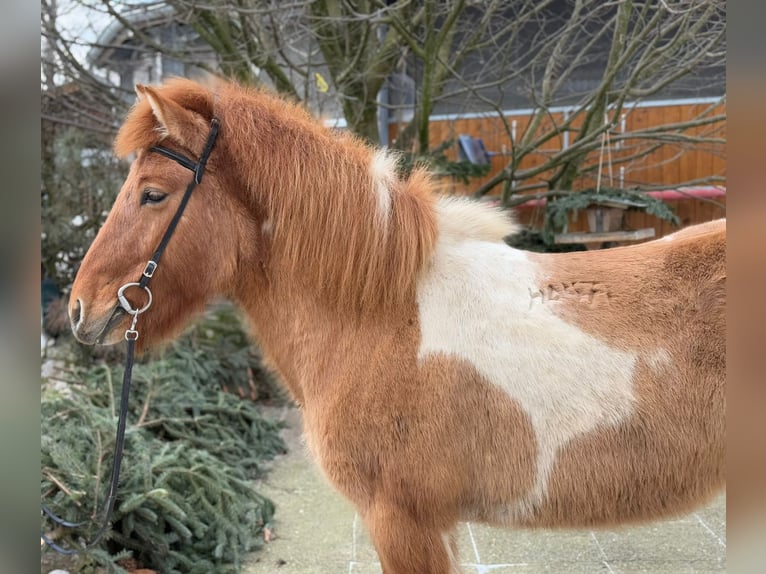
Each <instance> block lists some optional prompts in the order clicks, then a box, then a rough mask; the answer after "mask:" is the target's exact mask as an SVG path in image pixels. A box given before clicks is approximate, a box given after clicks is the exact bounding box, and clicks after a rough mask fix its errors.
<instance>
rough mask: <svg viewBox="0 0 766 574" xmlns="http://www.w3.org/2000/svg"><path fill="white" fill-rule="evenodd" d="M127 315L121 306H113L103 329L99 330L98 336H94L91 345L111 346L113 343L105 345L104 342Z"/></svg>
mask: <svg viewBox="0 0 766 574" xmlns="http://www.w3.org/2000/svg"><path fill="white" fill-rule="evenodd" d="M127 314H128V313H127V311H125V309H123V308H122V306H121V305H115V307H114V309H113V310H112V314H111V315H110V316H109V319H107V320H106V322H105V323H104V327H103V328H102V329H101V331H100V332H99V333H98V335H96V337H95V339H94V341H93V344H94V345H104V346H106V345H113V344H114V341H113V342H111V343H105V342H104V341H105V340H106V338H107V337H108V336H109V334H110V333H111V332H112V331H113V330H114V329H115V327H117V324H118V323H120V322H121V321H122V320H123V318H124V317H125V316H126V315H127Z"/></svg>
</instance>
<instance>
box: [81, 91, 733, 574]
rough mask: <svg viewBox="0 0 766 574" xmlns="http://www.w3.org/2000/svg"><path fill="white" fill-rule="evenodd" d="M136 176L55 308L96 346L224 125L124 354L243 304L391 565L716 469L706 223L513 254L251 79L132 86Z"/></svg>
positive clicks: (126, 133) (638, 501)
mask: <svg viewBox="0 0 766 574" xmlns="http://www.w3.org/2000/svg"><path fill="white" fill-rule="evenodd" d="M138 93H139V100H138V102H137V103H136V105H135V107H134V108H133V109H132V111H131V112H130V114H129V116H128V118H127V120H126V122H125V124H124V125H123V127H122V129H121V130H120V132H119V134H118V136H117V139H116V143H115V150H116V152H117V154H119V155H120V156H127V155H129V154H133V153H135V154H136V156H135V160H134V161H133V164H132V167H131V171H130V175H129V176H128V178H127V180H126V182H125V184H124V186H123V188H122V191H121V192H120V194H119V196H118V198H117V200H116V202H115V204H114V207H113V209H112V211H111V213H110V215H109V218H108V219H107V221H106V223H105V225H104V227H103V228H102V229H101V231H100V232H99V234H98V236H97V237H96V240H95V241H94V243H93V245H92V246H91V248H90V250H89V251H88V253H87V255H86V257H85V259H84V261H83V263H82V267H81V268H80V271H79V273H78V275H77V279H76V281H75V283H74V286H73V288H72V293H71V308H70V314H71V317H72V322H73V329H74V332H75V334H76V336H77V338H78V339H79V340H80V341H82V342H84V343H91V344H92V343H102V344H111V343H116V342H118V341H120V340H122V338H123V332H124V330H125V328H126V327H127V325H128V323H129V318H128V317H126V316H123V317H121V318H120V320H119V321H115V320H111V321H110V320H109V319H110V317H111V316H112V314H113V310H114V309H115V306H116V304H117V299H116V291H117V289H118V288H119V287H120V286H121V285H123V284H125V283H127V282H130V281H136V280H137V277H139V276H140V274H141V271H142V270H143V269H144V266H145V264H146V261H147V260H148V259H149V257H150V255H151V253H152V251H153V249H154V248H155V247H156V245H157V243H158V241H159V239H160V236H161V235H162V233H163V232H164V230H165V228H166V227H167V226H168V222H169V220H170V219H171V217H172V215H173V213H174V212H175V209H176V207H177V205H178V202H179V201H180V197H181V195H182V194H183V191H184V188H185V187H186V185H187V183H188V181H189V178H190V177H191V175H190V173H189V172H188V171H187V170H186V169H184V168H183V167H181V166H179V165H178V164H176V163H175V162H173V161H171V160H170V159H168V158H167V157H164V156H162V155H160V154H158V153H152V152H150V151H148V148H149V147H151V146H153V145H157V144H158V143H159V142H162V145H164V146H165V147H167V148H170V149H172V150H175V151H177V152H178V153H183V154H184V155H186V156H191V157H197V156H198V155H199V153H200V151H201V149H202V147H203V145H204V142H205V138H206V137H207V134H208V129H209V125H210V122H211V119H212V118H213V117H216V118H218V119H219V120H220V135H219V137H218V141H217V143H216V146H215V148H214V149H213V153H212V155H211V156H210V161H209V163H208V168H207V172H206V174H205V178H204V180H203V181H202V184H201V185H200V186H199V187H198V188H197V190H196V191H195V192H194V195H193V196H192V198H191V201H190V202H189V204H188V207H187V209H186V212H185V213H184V215H183V217H182V219H181V221H180V224H179V226H178V228H177V230H176V233H175V235H174V236H173V238H172V239H171V241H170V243H169V246H168V248H167V252H166V254H165V255H164V258H163V261H162V264H161V265H160V267H159V268H158V270H157V272H156V274H155V276H154V278H153V285H152V290H153V292H154V305H153V306H152V308H151V309H149V311H148V312H147V313H145V314H144V315H142V316H141V318H140V321H139V324H138V328H139V331H140V333H141V336H140V339H139V340H138V346H139V347H143V348H146V347H147V346H150V345H153V344H156V343H158V342H160V341H162V340H166V339H168V338H169V337H172V336H174V335H175V334H177V333H178V332H179V331H180V330H181V329H182V328H183V327H184V325H185V324H187V323H188V321H189V319H190V318H191V317H192V316H193V315H194V314H195V313H196V312H199V311H200V310H202V309H203V307H204V306H205V304H206V302H208V301H209V300H210V299H211V298H212V297H215V296H220V295H222V296H226V297H229V298H231V299H232V300H234V301H236V302H237V303H238V304H239V305H241V307H242V308H243V309H244V310H245V312H246V314H247V316H248V317H249V320H250V322H251V325H252V330H253V334H254V336H255V338H256V339H257V341H258V343H259V344H260V345H261V347H262V348H263V351H264V353H265V355H266V356H267V357H268V360H269V362H270V364H271V366H273V368H274V369H275V370H276V371H277V372H278V373H279V375H280V376H281V378H282V380H283V381H284V383H285V385H286V386H287V387H288V389H289V390H290V392H291V394H292V396H293V397H294V399H295V401H296V402H297V403H298V404H299V405H301V407H302V411H303V417H304V426H305V434H306V440H307V443H308V445H309V448H310V450H311V452H312V453H313V455H314V456H315V457H316V460H317V461H318V463H319V466H320V467H321V468H322V470H323V472H324V473H325V475H326V476H327V478H328V479H329V480H330V482H331V483H332V484H333V485H334V486H335V487H336V488H337V489H338V490H340V491H341V492H342V493H343V494H344V495H345V496H347V497H348V498H349V499H350V500H351V501H352V502H353V503H354V504H355V505H356V507H357V509H358V511H359V513H360V515H361V516H362V517H363V519H364V521H365V523H366V525H367V528H368V530H369V532H370V535H371V537H372V540H373V541H374V544H375V547H376V549H377V551H378V554H379V556H380V560H381V563H382V566H383V571H384V572H386V573H387V574H392V573H404V572H417V573H447V572H456V571H458V570H459V567H458V561H457V558H456V552H455V544H454V539H453V534H452V532H453V529H454V527H455V525H456V523H457V522H458V521H461V520H472V521H484V522H487V523H491V524H497V525H506V526H525V527H598V526H608V525H616V524H620V523H626V522H637V521H644V520H649V519H655V518H660V517H666V516H672V515H675V514H679V513H683V512H686V511H689V510H690V509H692V508H693V507H694V506H695V505H697V504H699V503H702V502H704V501H706V500H707V499H709V498H710V497H711V495H712V494H713V493H714V492H715V491H716V490H718V489H719V488H721V487H722V486H723V484H724V480H725V479H724V434H725V420H724V412H725V370H726V362H725V340H724V337H725V313H724V309H725V285H726V270H725V247H726V226H725V222H724V221H714V222H711V223H706V224H703V225H698V226H695V227H691V228H687V229H685V230H682V231H680V232H678V233H675V234H673V235H671V236H669V237H666V238H664V239H661V240H658V241H652V242H650V243H645V244H642V245H637V246H631V247H622V248H617V249H610V250H603V251H588V252H579V253H569V254H555V255H554V254H533V253H527V252H523V251H519V250H516V249H512V248H510V247H508V246H507V245H506V244H505V243H504V242H503V238H504V237H505V236H507V235H508V234H510V233H512V232H513V230H514V228H513V226H512V225H511V224H510V223H509V222H508V221H507V219H506V217H505V216H504V215H503V214H502V213H500V212H498V211H497V210H493V209H492V208H489V207H486V206H483V205H480V204H477V203H472V202H470V201H467V200H459V199H446V198H439V197H437V196H436V195H435V193H434V191H433V185H432V184H431V183H430V181H429V178H428V176H427V174H425V173H424V172H420V171H417V172H415V173H414V174H413V175H411V176H410V177H409V178H408V179H402V178H401V177H399V176H398V175H397V173H396V170H395V165H394V164H395V162H394V160H393V159H392V158H391V156H389V155H387V154H386V152H384V151H381V150H375V149H372V148H370V147H368V146H367V145H364V144H363V143H361V142H360V141H357V140H356V139H354V138H352V137H349V136H346V135H338V134H335V133H333V132H331V131H329V130H327V129H325V128H324V127H323V126H322V125H321V123H319V122H318V121H316V120H314V119H313V118H311V117H310V115H309V114H308V113H307V112H305V111H304V110H303V109H302V108H300V107H298V106H296V105H294V104H291V103H288V102H285V101H284V100H282V99H279V98H277V97H275V96H273V95H269V94H268V93H264V92H262V91H257V90H251V89H245V88H242V87H239V86H235V85H231V84H226V83H218V84H215V85H214V86H211V87H204V86H201V85H199V84H197V83H194V82H191V81H188V80H181V79H178V80H174V81H171V82H169V83H167V84H165V85H163V86H160V87H143V86H139V87H138Z"/></svg>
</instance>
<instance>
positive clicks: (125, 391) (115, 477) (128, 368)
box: [40, 118, 219, 555]
mask: <svg viewBox="0 0 766 574" xmlns="http://www.w3.org/2000/svg"><path fill="white" fill-rule="evenodd" d="M218 128H219V122H218V120H217V119H216V118H213V120H212V121H211V123H210V133H209V134H208V136H207V141H206V142H205V147H204V148H203V150H202V155H200V159H199V161H198V162H196V163H195V162H194V161H192V160H190V159H189V158H187V157H185V156H183V155H181V154H179V153H176V152H174V151H172V150H170V149H167V148H165V147H162V146H153V147H150V148H149V151H151V152H156V153H159V154H161V155H164V156H165V157H168V158H170V159H172V160H173V161H175V162H177V163H179V164H180V165H182V166H183V167H185V168H186V169H188V170H190V171H192V172H193V173H194V179H192V180H191V181H190V182H189V185H188V186H187V187H186V191H185V192H184V196H183V198H181V203H180V204H179V205H178V209H177V210H176V212H175V214H174V215H173V219H171V220H170V223H169V224H168V228H167V229H166V230H165V235H163V236H162V239H161V240H160V244H159V245H158V246H157V249H156V250H155V252H154V254H153V255H152V258H151V259H150V260H149V261H148V262H147V264H146V266H145V267H144V271H143V273H142V274H141V278H140V279H139V280H138V282H132V283H126V284H125V285H123V286H122V287H120V288H119V289H118V290H117V301H118V302H119V304H120V306H121V307H122V308H123V309H124V310H125V311H126V312H127V313H128V314H129V315H132V316H133V319H132V321H131V323H130V328H129V329H127V330H126V331H125V339H126V340H127V341H128V350H127V354H126V357H125V372H124V374H123V377H122V392H121V395H120V415H119V419H118V420H117V437H116V439H115V442H114V458H113V460H112V478H111V480H110V482H109V492H108V494H107V504H106V512H105V514H104V519H103V521H102V523H101V526H100V527H99V529H98V530H97V531H96V534H95V536H94V537H93V539H92V540H91V541H90V542H87V543H85V544H84V545H83V547H82V548H64V547H63V546H61V545H59V544H57V543H56V542H54V541H53V540H51V539H50V538H49V537H48V536H46V534H45V533H44V532H40V539H41V540H42V541H43V542H44V543H45V544H47V545H48V546H49V547H50V548H52V549H53V550H55V551H56V552H58V553H60V554H67V555H71V554H78V553H79V552H82V551H83V550H86V549H88V548H91V547H93V546H95V545H96V544H97V543H98V542H99V541H100V540H101V538H103V536H104V534H106V532H107V531H108V530H109V527H110V526H111V523H110V519H111V517H112V512H113V511H114V503H115V501H116V500H117V488H118V486H119V480H120V467H121V466H122V451H123V447H124V445H125V427H126V423H127V419H128V398H129V396H130V383H131V378H132V374H133V358H134V353H135V346H136V341H137V340H138V330H137V329H136V325H137V323H138V316H139V315H140V314H141V313H143V312H145V311H146V310H147V309H149V307H150V306H151V304H152V292H151V291H150V290H149V286H148V285H149V280H150V279H151V278H152V277H153V276H154V272H155V271H156V270H157V267H158V266H159V262H160V258H161V257H162V254H163V253H164V251H165V248H166V247H167V245H168V242H169V241H170V237H171V236H172V235H173V232H174V231H175V229H176V226H177V225H178V222H179V221H180V220H181V215H182V214H183V212H184V210H185V209H186V204H187V203H189V198H190V197H191V194H192V191H194V188H195V187H196V186H197V185H198V184H199V183H201V182H202V175H203V174H204V173H205V167H206V166H207V160H208V158H209V157H210V152H211V151H212V150H213V145H214V144H215V140H216V137H217V136H218ZM130 287H139V288H141V289H144V290H145V291H146V294H147V296H148V298H149V299H148V301H147V302H146V304H145V305H144V306H143V307H141V308H134V307H133V306H132V305H131V304H130V301H128V299H127V297H126V296H125V291H126V290H127V289H128V288H130ZM40 507H41V509H42V511H43V514H45V516H47V517H48V518H50V519H51V521H52V522H54V523H55V524H57V525H59V526H62V527H64V528H80V527H81V526H83V525H84V524H85V521H83V522H70V521H68V520H64V519H63V518H61V517H60V516H58V515H57V514H55V513H54V512H53V511H52V510H51V509H49V508H48V507H47V506H46V505H45V503H43V502H41V503H40Z"/></svg>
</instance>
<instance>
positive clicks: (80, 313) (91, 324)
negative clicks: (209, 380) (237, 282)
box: [69, 80, 247, 348]
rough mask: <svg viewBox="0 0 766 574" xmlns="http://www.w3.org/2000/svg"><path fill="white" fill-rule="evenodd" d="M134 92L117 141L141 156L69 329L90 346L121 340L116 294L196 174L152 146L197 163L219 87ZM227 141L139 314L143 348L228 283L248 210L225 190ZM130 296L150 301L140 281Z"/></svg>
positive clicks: (77, 297) (79, 291)
mask: <svg viewBox="0 0 766 574" xmlns="http://www.w3.org/2000/svg"><path fill="white" fill-rule="evenodd" d="M137 92H138V94H139V100H138V102H137V103H136V105H135V106H134V107H133V109H132V110H131V112H130V114H129V116H128V118H127V120H126V122H125V124H124V125H123V126H122V128H121V130H120V132H119V134H118V135H117V138H116V140H115V151H116V152H117V154H118V155H121V156H125V155H128V154H132V153H134V154H135V159H134V161H133V163H132V165H131V168H130V172H129V174H128V177H127V179H126V180H125V183H124V185H123V187H122V189H121V190H120V193H119V195H118V196H117V199H116V201H115V203H114V205H113V207H112V210H111V212H110V213H109V216H108V217H107V220H106V222H105V223H104V226H103V227H102V228H101V230H100V231H99V233H98V235H97V236H96V239H95V240H94V242H93V244H92V245H91V247H90V249H89V250H88V252H87V254H86V255H85V258H84V259H83V261H82V265H81V267H80V269H79V271H78V273H77V277H76V279H75V282H74V285H73V286H72V293H71V297H70V307H69V315H70V320H71V323H72V330H73V331H74V334H75V336H76V337H77V339H78V340H80V341H81V342H83V343H87V344H94V343H99V344H113V343H117V342H118V341H120V340H122V338H123V335H124V332H125V330H126V329H127V327H128V326H129V325H130V319H131V318H130V317H129V316H128V315H127V313H125V312H124V311H123V310H122V308H121V307H120V305H119V303H118V298H117V291H118V289H119V288H120V287H121V286H123V285H125V284H126V283H130V282H137V281H138V280H139V278H140V277H141V275H142V272H143V271H144V269H145V267H146V264H147V262H148V261H149V260H150V259H151V257H152V254H153V253H154V251H155V249H157V247H158V244H159V243H160V240H161V238H162V236H163V234H164V233H165V230H166V229H167V228H168V225H169V223H170V221H171V219H172V218H173V216H174V214H175V213H176V210H177V209H178V206H179V203H180V202H181V199H182V197H183V195H184V192H185V190H186V188H187V185H188V184H189V182H190V181H191V180H192V179H193V177H194V174H193V173H192V172H191V171H189V170H188V169H186V168H184V167H183V166H182V165H179V164H178V163H177V162H175V161H173V160H172V159H169V158H168V157H165V156H164V155H161V154H160V153H157V152H153V151H150V150H149V148H150V147H152V146H155V145H162V146H163V147H164V148H166V149H170V150H172V151H175V152H177V153H179V154H182V155H183V156H186V157H187V158H190V159H193V160H194V161H197V159H198V158H199V156H200V153H201V152H202V150H203V147H204V146H205V142H206V139H207V137H208V134H209V132H210V125H211V120H212V118H213V98H214V96H213V93H212V92H210V91H209V90H207V89H206V88H204V87H202V86H200V85H198V84H196V83H193V82H189V81H184V80H177V81H176V82H173V83H170V84H166V85H164V86H163V87H160V88H152V87H143V86H138V87H137ZM222 137H225V135H223V134H222V135H221V136H219V142H218V144H217V146H216V147H214V148H213V151H212V154H211V155H210V158H209V161H208V163H207V170H206V171H205V173H204V177H203V178H202V181H201V183H200V184H199V185H198V186H197V187H196V189H195V190H194V192H193V193H192V196H191V199H190V200H189V202H188V204H187V206H186V209H185V211H184V212H183V216H182V217H181V219H180V221H179V223H178V226H177V228H176V230H175V232H174V234H173V235H172V237H171V238H170V241H169V243H168V245H167V249H166V251H165V253H164V255H163V256H162V259H161V260H160V264H159V266H158V268H157V269H156V272H155V273H154V276H153V277H152V279H151V282H150V285H149V288H150V289H151V291H152V293H153V295H154V297H153V303H152V305H151V308H150V309H148V310H147V311H146V312H145V313H144V314H142V315H141V316H140V318H139V322H138V331H139V332H140V337H139V340H138V343H137V345H138V347H139V348H145V347H146V346H147V345H151V344H152V343H155V342H158V341H160V340H163V339H167V338H168V337H170V336H172V335H173V334H175V333H177V332H178V331H179V330H180V329H181V328H182V327H183V326H184V325H185V323H186V322H187V321H188V319H189V318H190V317H191V316H192V314H193V313H194V312H197V311H200V310H201V309H202V308H203V307H204V305H205V303H206V302H207V301H209V300H210V298H211V297H214V296H215V295H218V294H227V291H228V290H229V289H230V286H231V283H232V280H233V277H234V274H235V270H236V267H237V265H238V263H239V262H240V261H239V258H241V257H242V250H241V249H240V240H241V238H242V230H243V229H244V228H245V227H246V219H247V216H246V212H245V210H244V208H243V206H242V204H241V203H240V202H239V200H238V199H237V198H235V197H234V195H232V194H229V193H226V192H225V190H226V189H228V188H229V187H230V186H229V185H227V183H226V178H227V177H228V176H227V175H226V173H227V172H228V171H229V170H227V169H226V164H225V159H224V158H223V157H221V156H222V155H223V154H221V153H220V151H221V148H222V147H223V146H222V145H220V139H221V138H222ZM124 295H125V297H126V298H127V299H128V300H129V301H130V302H131V305H132V306H133V307H134V308H138V307H141V306H143V305H144V304H145V302H146V300H147V294H146V293H145V292H144V290H143V289H140V288H138V287H130V288H128V289H127V290H126V291H125V293H124Z"/></svg>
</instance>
